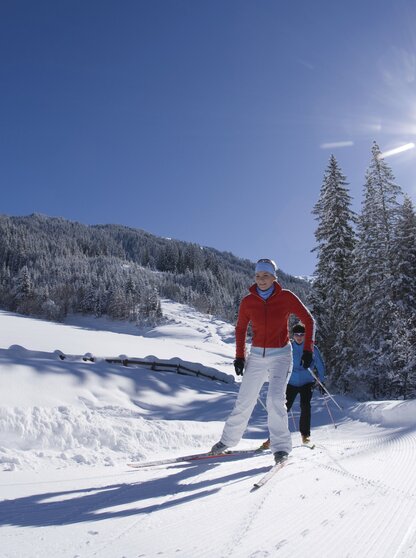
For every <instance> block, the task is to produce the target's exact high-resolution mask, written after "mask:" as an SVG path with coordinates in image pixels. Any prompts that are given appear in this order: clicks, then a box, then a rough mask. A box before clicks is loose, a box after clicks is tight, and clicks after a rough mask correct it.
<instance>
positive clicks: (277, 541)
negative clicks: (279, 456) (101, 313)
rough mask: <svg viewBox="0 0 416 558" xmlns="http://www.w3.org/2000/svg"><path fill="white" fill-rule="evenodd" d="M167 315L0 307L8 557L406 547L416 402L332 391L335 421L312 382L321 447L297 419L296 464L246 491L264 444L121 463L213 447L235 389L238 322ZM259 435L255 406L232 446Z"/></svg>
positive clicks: (245, 557)
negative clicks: (124, 319)
mask: <svg viewBox="0 0 416 558" xmlns="http://www.w3.org/2000/svg"><path fill="white" fill-rule="evenodd" d="M163 312H164V314H165V315H166V316H168V317H169V322H168V323H167V324H166V325H164V326H161V327H157V328H154V329H152V330H148V331H144V330H143V331H137V329H135V328H134V327H133V326H130V325H126V324H123V323H115V322H110V321H105V320H94V319H91V318H88V319H82V318H79V317H77V318H74V319H73V320H72V321H71V320H69V321H68V322H67V323H66V324H64V325H62V324H52V323H50V322H43V321H40V320H34V319H29V318H23V317H21V316H16V315H12V314H8V313H6V312H0V332H1V333H0V470H2V473H1V480H0V485H1V488H0V525H1V535H2V536H1V541H2V542H1V550H0V556H1V557H2V558H3V557H4V558H17V557H19V558H29V557H30V558H32V557H34V556H42V557H44V556H59V557H63V558H75V557H77V558H90V557H91V558H92V557H94V556H96V557H100V558H122V557H125V558H138V557H140V558H153V557H160V556H166V557H173V556H175V557H178V558H194V557H206V558H208V557H209V558H212V557H214V558H223V557H224V558H225V557H229V556H234V557H238V558H264V557H273V556H277V557H278V558H286V557H287V558H289V557H290V558H296V557H299V558H300V557H304V556H305V555H308V556H309V557H310V558H318V557H319V558H322V557H323V558H325V557H328V558H329V557H331V558H363V557H366V558H399V557H400V558H405V557H406V558H412V557H416V519H415V518H416V475H415V474H414V463H415V462H416V459H415V457H416V426H415V420H414V417H415V416H416V402H415V401H408V402H403V401H401V402H378V403H367V404H365V403H356V402H354V401H352V400H350V399H346V398H340V397H338V398H337V400H338V402H339V403H340V404H342V405H343V406H344V412H343V413H341V411H338V410H337V409H336V407H334V406H333V405H332V404H330V410H331V412H332V414H333V416H334V419H335V421H336V423H337V428H336V429H335V428H334V425H333V424H332V422H331V420H330V417H329V414H328V412H327V409H326V406H325V405H324V401H323V399H322V398H321V397H320V396H319V395H318V394H316V395H315V396H314V400H313V419H312V423H313V437H314V440H315V442H316V444H317V446H316V449H315V450H309V449H308V448H305V447H301V446H300V444H299V434H298V433H297V432H296V429H295V427H294V424H293V421H292V419H291V420H290V426H291V429H292V432H293V434H292V435H293V443H294V449H293V453H292V456H291V460H290V461H289V462H288V464H287V466H286V467H285V468H284V469H282V471H280V472H279V473H278V474H277V475H276V477H275V478H274V479H273V480H272V481H270V483H268V484H267V485H266V486H265V487H263V488H262V489H260V490H259V491H257V492H254V493H252V492H250V490H251V487H252V485H253V482H254V481H255V480H257V479H258V478H259V477H261V476H262V475H263V474H264V473H265V471H266V470H267V468H268V467H269V466H270V465H271V463H272V456H271V454H270V453H264V454H260V455H258V456H256V457H245V458H239V459H228V460H226V461H224V460H222V461H221V460H212V461H210V462H202V463H201V462H200V463H179V464H178V463H177V464H172V465H165V466H156V467H148V468H143V469H136V470H133V469H131V468H129V467H128V465H127V463H128V462H129V461H131V460H137V461H142V462H145V461H148V460H149V461H150V460H154V459H157V458H164V457H167V456H172V455H183V454H189V453H196V452H199V451H204V450H205V449H207V448H209V447H210V446H211V445H212V443H213V442H215V441H217V440H218V438H219V436H220V433H221V430H222V425H223V421H224V420H225V418H226V417H227V415H228V413H229V412H230V410H231V408H232V405H233V401H234V399H235V395H236V393H237V391H238V383H237V382H235V381H234V374H233V371H232V358H233V354H234V345H233V343H234V338H233V328H232V327H231V326H230V325H228V324H225V323H223V322H220V321H218V320H215V319H213V318H210V317H209V316H206V315H201V314H198V313H197V312H195V311H194V310H192V309H191V308H187V307H184V306H183V305H178V304H174V303H171V302H169V301H163ZM86 354H88V355H89V357H91V356H93V357H94V359H93V360H94V362H92V361H91V360H89V359H87V360H83V358H82V357H83V356H85V355H86ZM60 355H61V356H62V355H66V358H65V359H64V360H62V359H61V358H60ZM114 357H116V358H118V357H121V359H125V358H126V357H128V358H129V359H130V360H131V359H132V358H134V357H136V358H138V359H141V360H146V361H148V362H159V363H160V362H162V363H163V362H164V363H168V364H172V363H175V364H178V363H179V364H184V365H186V367H187V368H191V369H194V370H197V371H199V372H203V373H204V372H206V373H207V374H208V375H211V376H216V377H217V379H216V380H210V379H207V378H205V377H193V376H188V375H183V374H176V373H175V372H174V371H173V370H172V368H169V371H160V370H152V369H151V367H150V366H131V365H130V366H128V367H125V366H122V365H121V364H111V363H108V362H107V361H106V360H105V359H106V358H114ZM262 399H263V401H264V399H265V391H264V392H263V393H262ZM298 414H299V413H298V407H297V404H296V403H295V406H294V419H295V420H297V419H298ZM266 436H267V428H266V417H265V412H264V410H263V408H262V406H261V405H260V404H259V405H257V407H256V409H255V411H254V414H253V417H252V420H251V421H250V425H249V429H248V431H247V432H246V435H245V437H244V439H243V440H242V441H241V443H240V445H239V447H240V448H253V447H257V446H258V445H259V443H260V442H261V441H262V440H263V439H265V437H266Z"/></svg>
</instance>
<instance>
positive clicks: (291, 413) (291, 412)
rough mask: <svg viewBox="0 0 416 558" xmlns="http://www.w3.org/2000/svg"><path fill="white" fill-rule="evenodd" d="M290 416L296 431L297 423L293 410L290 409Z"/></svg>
mask: <svg viewBox="0 0 416 558" xmlns="http://www.w3.org/2000/svg"><path fill="white" fill-rule="evenodd" d="M290 416H291V417H292V421H293V428H294V429H295V430H296V422H295V417H294V415H293V411H292V409H290Z"/></svg>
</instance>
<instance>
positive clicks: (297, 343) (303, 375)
mask: <svg viewBox="0 0 416 558" xmlns="http://www.w3.org/2000/svg"><path fill="white" fill-rule="evenodd" d="M292 334H293V339H292V340H291V343H292V350H293V368H292V373H291V375H290V378H289V383H288V384H287V386H286V409H287V411H288V412H289V411H290V409H291V408H292V405H293V403H294V402H295V399H296V396H297V395H298V394H299V395H300V421H299V430H300V434H301V436H302V443H303V444H308V443H309V442H310V436H311V399H312V394H313V389H314V387H315V384H316V381H315V379H314V377H313V376H312V374H311V373H310V372H309V370H307V369H305V368H304V367H303V366H302V364H301V363H300V360H301V358H302V354H303V342H304V340H305V326H304V325H303V324H301V323H298V324H296V325H295V326H293V329H292ZM310 368H311V370H314V371H315V374H317V376H318V378H319V380H320V381H321V383H324V382H325V364H324V361H323V360H322V356H321V353H320V352H319V349H318V347H316V346H315V347H314V349H313V360H312V363H311V365H310ZM320 390H321V392H322V391H323V390H322V388H321V387H320ZM269 444H270V442H269V440H267V441H266V442H264V443H263V444H262V445H261V446H260V448H261V449H268V448H269Z"/></svg>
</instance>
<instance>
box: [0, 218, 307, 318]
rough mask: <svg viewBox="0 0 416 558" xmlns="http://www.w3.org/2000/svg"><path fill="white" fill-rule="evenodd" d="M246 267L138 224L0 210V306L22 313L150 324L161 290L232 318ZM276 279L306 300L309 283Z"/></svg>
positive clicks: (249, 268) (247, 276)
mask: <svg viewBox="0 0 416 558" xmlns="http://www.w3.org/2000/svg"><path fill="white" fill-rule="evenodd" d="M253 272H254V265H253V263H251V262H250V261H248V260H245V259H241V258H237V257H236V256H234V255H233V254H231V253H229V252H220V251H218V250H216V249H214V248H209V247H201V246H199V245H197V244H193V243H190V242H183V241H179V240H172V239H167V238H161V237H158V236H155V235H152V234H150V233H148V232H145V231H143V230H140V229H133V228H130V227H125V226H121V225H94V226H88V225H83V224H80V223H76V222H72V221H68V220H65V219H62V218H56V217H47V216H44V215H39V214H33V215H30V216H26V217H9V216H5V215H2V216H0V306H1V307H2V308H4V309H8V310H12V311H17V312H20V313H23V314H29V315H36V316H42V317H46V318H49V319H55V320H56V319H57V320H59V319H63V318H64V317H65V316H66V315H67V314H68V313H72V312H80V313H84V314H92V315H96V316H101V315H108V316H110V317H112V318H115V319H129V320H133V321H136V322H138V323H143V322H146V321H151V322H152V321H157V320H159V319H160V318H161V310H160V299H159V297H160V296H162V297H167V298H171V299H172V300H175V301H177V302H182V303H186V304H191V305H192V306H194V307H195V308H197V309H199V310H201V311H203V312H207V313H210V314H215V315H218V316H220V317H222V318H224V319H226V320H229V321H233V320H234V319H235V315H236V311H237V308H238V302H239V300H240V298H241V296H242V295H243V294H244V293H245V292H246V289H247V286H248V285H249V284H250V283H251V281H252V277H253ZM279 281H280V282H281V283H282V285H283V286H284V287H286V288H289V289H291V290H293V291H294V292H295V293H297V294H298V295H299V296H300V297H301V298H303V299H305V300H307V297H308V293H309V288H310V287H309V284H308V282H306V281H304V280H302V279H299V278H295V277H291V276H290V275H287V274H285V273H283V272H281V271H279Z"/></svg>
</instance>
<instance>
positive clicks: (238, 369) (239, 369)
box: [234, 358, 246, 376]
mask: <svg viewBox="0 0 416 558" xmlns="http://www.w3.org/2000/svg"><path fill="white" fill-rule="evenodd" d="M245 362H246V361H245V359H244V358H236V359H235V361H234V370H235V373H236V374H237V376H242V375H243V370H244V364H245Z"/></svg>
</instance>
